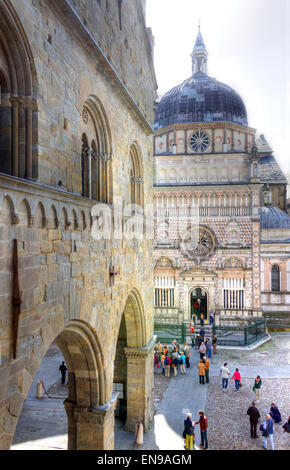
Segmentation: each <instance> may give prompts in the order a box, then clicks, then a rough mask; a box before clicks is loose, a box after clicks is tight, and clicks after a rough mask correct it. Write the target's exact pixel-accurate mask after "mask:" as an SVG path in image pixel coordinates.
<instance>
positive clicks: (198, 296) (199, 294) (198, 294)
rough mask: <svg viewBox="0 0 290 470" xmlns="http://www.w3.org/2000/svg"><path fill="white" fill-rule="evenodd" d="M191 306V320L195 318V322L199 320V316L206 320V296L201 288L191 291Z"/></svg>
mask: <svg viewBox="0 0 290 470" xmlns="http://www.w3.org/2000/svg"><path fill="white" fill-rule="evenodd" d="M190 305H191V318H192V317H195V318H196V320H198V321H199V320H200V316H201V314H203V316H204V318H205V319H206V318H207V314H208V294H207V291H206V290H205V289H203V288H202V287H197V288H195V289H193V290H192V292H191V296H190Z"/></svg>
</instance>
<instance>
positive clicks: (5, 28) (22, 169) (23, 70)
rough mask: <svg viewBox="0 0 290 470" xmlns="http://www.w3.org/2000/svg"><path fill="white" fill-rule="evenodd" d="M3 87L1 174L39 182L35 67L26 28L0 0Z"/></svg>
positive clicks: (0, 51) (8, 3)
mask: <svg viewBox="0 0 290 470" xmlns="http://www.w3.org/2000/svg"><path fill="white" fill-rule="evenodd" d="M0 83H1V86H2V87H3V88H1V104H0V135H1V134H2V135H3V136H4V138H2V139H1V140H0V172H2V173H5V174H9V175H13V176H16V177H22V178H28V179H32V178H37V162H36V157H37V155H36V153H35V152H34V150H33V149H34V148H35V147H36V143H37V102H36V99H35V97H36V96H37V74H36V67H35V64H34V59H33V55H32V52H31V48H30V45H29V42H28V39H27V36H26V33H25V31H24V28H23V26H22V24H21V21H20V19H19V18H18V16H17V14H16V12H15V10H14V8H13V6H12V5H11V2H10V1H8V0H0ZM11 103H12V104H11ZM19 135H20V136H21V138H20V139H19Z"/></svg>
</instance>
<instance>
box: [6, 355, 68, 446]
mask: <svg viewBox="0 0 290 470" xmlns="http://www.w3.org/2000/svg"><path fill="white" fill-rule="evenodd" d="M63 360H64V359H63V356H62V354H61V352H60V350H59V349H58V348H57V347H54V346H52V347H51V348H50V350H49V352H48V354H47V355H46V356H45V357H44V359H43V361H42V363H41V366H40V368H39V369H38V371H37V373H36V376H35V378H34V381H33V383H32V385H31V387H30V390H29V392H28V395H27V398H26V400H25V402H24V405H23V408H22V412H21V415H20V418H19V421H18V424H17V428H16V431H15V434H14V440H13V445H12V447H11V450H62V449H66V448H67V416H66V411H65V409H64V406H63V399H50V398H47V397H46V396H45V395H44V398H42V399H37V398H36V386H37V383H38V381H39V380H42V381H43V382H44V386H45V388H46V389H47V390H48V389H49V388H50V387H51V386H52V385H54V384H55V382H56V381H57V380H58V379H59V378H60V372H59V370H58V368H59V366H60V364H61V362H62V361H63Z"/></svg>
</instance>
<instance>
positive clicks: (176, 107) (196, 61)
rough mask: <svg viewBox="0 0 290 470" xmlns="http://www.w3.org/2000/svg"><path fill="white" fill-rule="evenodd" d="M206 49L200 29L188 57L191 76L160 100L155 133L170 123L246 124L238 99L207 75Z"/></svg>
mask: <svg viewBox="0 0 290 470" xmlns="http://www.w3.org/2000/svg"><path fill="white" fill-rule="evenodd" d="M207 56H208V53H207V50H206V47H205V44H204V41H203V37H202V35H201V32H200V29H199V32H198V35H197V39H196V42H195V46H194V49H193V52H192V54H191V57H192V76H191V77H190V78H189V79H187V80H185V81H184V82H183V83H182V84H181V85H178V86H176V87H174V88H172V90H170V91H168V92H167V93H166V94H165V95H164V96H163V98H162V99H161V101H160V103H159V105H158V107H157V111H156V115H155V124H154V128H155V130H158V129H162V128H163V127H166V126H170V125H172V124H185V123H195V122H217V121H226V122H232V123H235V124H240V125H242V126H247V125H248V118H247V111H246V107H245V105H244V102H243V100H242V99H241V97H240V96H239V95H238V94H237V93H236V92H235V91H234V90H233V89H232V88H230V87H229V86H227V85H224V84H223V83H220V82H218V81H217V80H216V79H215V78H211V77H209V76H208V74H207Z"/></svg>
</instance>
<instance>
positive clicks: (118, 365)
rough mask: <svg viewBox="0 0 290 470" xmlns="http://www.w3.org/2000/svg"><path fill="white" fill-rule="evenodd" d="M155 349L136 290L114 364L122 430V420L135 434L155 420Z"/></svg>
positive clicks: (125, 313) (123, 322)
mask: <svg viewBox="0 0 290 470" xmlns="http://www.w3.org/2000/svg"><path fill="white" fill-rule="evenodd" d="M148 331H149V330H148ZM153 348H154V341H153V339H152V332H151V334H149V337H147V329H146V320H145V315H144V308H143V303H142V299H141V296H140V294H139V293H138V291H136V290H135V289H133V290H132V291H131V293H130V294H129V296H128V298H127V301H126V304H125V308H124V311H123V313H122V316H121V319H120V326H119V334H118V340H117V345H116V354H115V362H114V390H115V391H117V392H119V398H118V403H117V406H116V417H117V418H118V423H117V424H118V426H119V429H120V420H122V421H123V425H122V428H123V429H125V430H126V431H129V432H135V429H136V424H137V423H139V422H141V423H143V425H144V427H145V429H146V428H147V427H148V423H149V421H150V419H152V414H153V394H152V390H153V384H154V369H153ZM119 432H120V431H119ZM116 440H117V439H116Z"/></svg>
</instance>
